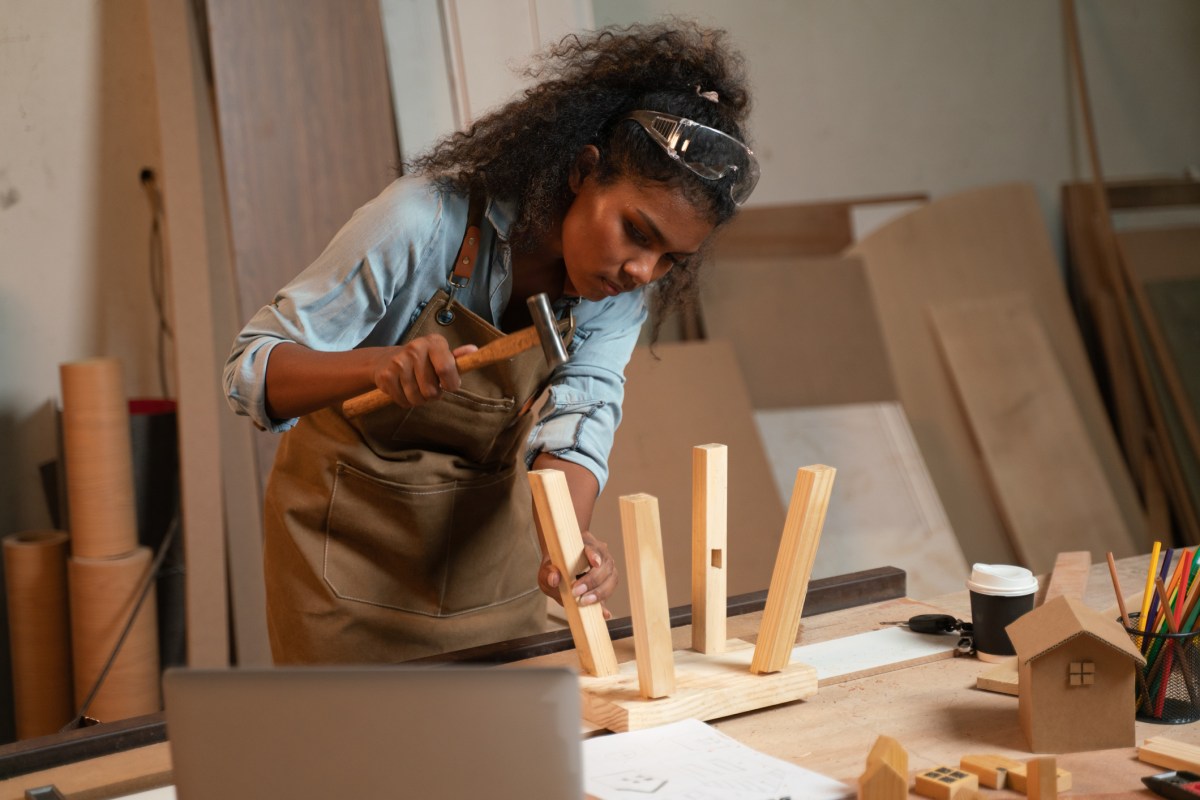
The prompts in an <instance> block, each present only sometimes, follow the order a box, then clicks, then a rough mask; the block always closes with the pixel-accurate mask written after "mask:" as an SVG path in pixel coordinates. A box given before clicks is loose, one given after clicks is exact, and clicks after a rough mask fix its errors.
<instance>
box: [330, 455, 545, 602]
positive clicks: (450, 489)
mask: <svg viewBox="0 0 1200 800" xmlns="http://www.w3.org/2000/svg"><path fill="white" fill-rule="evenodd" d="M516 474H517V470H515V469H510V470H507V471H505V472H503V473H499V474H497V473H489V474H487V475H485V476H482V477H472V478H471V479H470V480H465V481H447V482H444V483H436V484H429V485H419V484H411V483H397V482H393V481H387V480H383V479H381V478H378V477H375V476H373V475H369V474H367V473H365V472H363V471H361V470H357V469H355V468H353V467H350V466H348V465H346V464H343V463H339V464H338V465H337V468H336V473H335V477H334V486H333V494H332V497H331V498H330V503H329V514H328V517H327V522H326V532H325V533H326V535H325V558H324V568H323V572H324V577H325V581H326V583H328V584H329V587H330V589H332V591H333V592H334V594H336V595H337V596H338V597H339V598H341V599H343V600H350V601H355V602H360V603H368V604H371V605H375V606H379V607H382V608H390V609H395V610H397V611H407V612H411V613H415V614H424V615H427V616H453V615H455V614H461V613H464V612H468V611H473V610H476V609H479V608H484V607H486V606H490V605H496V604H499V603H503V602H506V601H508V600H512V599H514V598H516V597H518V596H520V595H523V594H526V593H528V592H529V590H530V589H531V588H532V589H534V590H536V588H537V568H538V564H539V563H540V554H539V553H540V551H539V550H538V547H537V542H536V539H535V538H533V536H532V534H531V532H530V531H529V530H528V527H529V526H527V525H520V524H517V525H514V520H513V516H514V515H513V513H512V512H514V511H516V516H517V517H518V518H519V517H521V516H522V511H523V508H522V506H517V507H515V508H514V506H513V500H514V499H515V498H514V497H513V493H514V491H515V490H516V489H517V488H518V487H517V484H516ZM523 507H526V508H527V507H528V500H527V499H526V500H525V501H524V503H523Z"/></svg>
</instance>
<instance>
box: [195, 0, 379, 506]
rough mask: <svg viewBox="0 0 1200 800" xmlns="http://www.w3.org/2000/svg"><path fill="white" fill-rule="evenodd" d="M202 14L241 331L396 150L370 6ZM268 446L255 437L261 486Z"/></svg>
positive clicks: (272, 5) (274, 6)
mask: <svg viewBox="0 0 1200 800" xmlns="http://www.w3.org/2000/svg"><path fill="white" fill-rule="evenodd" d="M205 8H206V11H207V18H208V25H209V48H210V53H211V62H212V74H213V84H214V86H213V91H214V100H215V105H216V110H217V121H218V133H219V137H220V149H221V157H222V159H223V162H224V178H225V188H226V193H227V197H228V204H229V225H230V236H231V239H232V242H233V258H234V269H235V274H236V277H237V280H236V283H237V294H238V305H239V306H240V308H239V311H240V317H239V319H240V322H241V323H244V322H245V320H247V319H249V318H250V316H251V315H252V314H254V312H255V311H257V310H258V309H259V308H260V307H261V306H263V305H265V304H266V303H269V302H270V301H271V298H273V297H274V296H275V293H276V291H278V290H279V288H280V287H282V286H283V285H284V284H285V283H287V282H288V281H289V280H291V279H292V278H293V277H294V276H295V275H297V274H298V273H299V272H300V271H301V270H303V269H304V268H305V267H307V266H308V265H309V263H310V262H312V261H313V259H315V258H316V257H317V256H318V255H320V253H321V251H322V250H324V249H325V246H326V245H327V244H328V243H329V240H330V239H332V238H333V235H334V234H335V233H337V231H338V230H339V229H340V228H341V227H342V225H344V224H345V223H346V221H347V220H348V219H349V218H350V215H351V214H353V213H354V211H355V209H357V208H359V207H360V206H362V205H363V204H364V203H366V202H367V201H368V200H370V199H371V198H373V197H374V196H375V195H377V194H378V193H379V192H380V191H381V190H382V189H383V188H384V187H385V186H387V184H388V183H389V182H390V181H391V180H392V179H393V178H394V177H395V170H396V167H397V165H398V163H399V160H400V157H399V148H398V146H397V143H396V132H395V124H394V119H393V116H392V103H391V91H390V89H389V85H388V74H387V63H386V53H385V48H384V38H383V28H382V23H381V21H380V15H379V4H378V3H377V2H374V1H373V0H348V2H342V3H329V2H324V0H261V2H255V3H245V2H241V0H207V2H206V3H205ZM239 327H240V324H239ZM277 444H278V437H276V436H271V435H269V434H262V435H261V436H259V437H258V439H257V446H258V452H259V463H260V466H261V471H262V477H261V478H260V480H261V482H262V483H264V484H265V475H266V471H267V470H268V469H269V467H270V465H271V463H272V462H273V460H274V453H275V447H276V446H277Z"/></svg>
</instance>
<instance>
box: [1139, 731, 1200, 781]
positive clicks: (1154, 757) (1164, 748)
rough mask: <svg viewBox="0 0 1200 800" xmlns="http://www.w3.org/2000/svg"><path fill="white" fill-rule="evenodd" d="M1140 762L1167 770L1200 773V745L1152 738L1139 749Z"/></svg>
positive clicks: (1163, 738) (1164, 737) (1166, 738)
mask: <svg viewBox="0 0 1200 800" xmlns="http://www.w3.org/2000/svg"><path fill="white" fill-rule="evenodd" d="M1138 760H1139V761H1145V762H1146V763H1147V764H1153V765H1154V766H1156V767H1163V768H1165V769H1175V770H1185V771H1187V772H1200V745H1194V744H1188V743H1186V742H1181V741H1178V740H1177V739H1171V738H1168V737H1166V736H1152V737H1150V738H1148V739H1146V741H1144V742H1143V743H1142V744H1141V746H1140V747H1138Z"/></svg>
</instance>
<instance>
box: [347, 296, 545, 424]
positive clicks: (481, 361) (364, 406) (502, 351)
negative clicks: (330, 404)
mask: <svg viewBox="0 0 1200 800" xmlns="http://www.w3.org/2000/svg"><path fill="white" fill-rule="evenodd" d="M525 304H526V305H528V306H529V316H530V317H532V318H533V324H532V325H530V326H529V327H528V328H524V329H522V330H519V331H517V332H516V333H510V334H509V335H507V336H501V337H500V338H499V339H495V340H493V341H491V342H489V343H488V344H485V345H484V346H483V347H481V348H479V349H478V350H476V351H475V352H474V353H467V354H466V355H462V356H459V357H458V358H456V359H455V360H454V365H455V366H456V367H458V371H459V373H460V374H461V373H464V372H470V371H471V370H475V369H479V368H480V367H486V366H488V365H489V364H496V363H499V362H501V361H507V360H508V359H510V358H512V357H513V356H515V355H517V354H518V353H523V352H525V351H526V350H530V349H532V348H533V347H535V346H537V345H538V344H541V345H542V352H543V353H545V355H546V363H548V364H549V365H550V369H554V368H555V367H557V366H559V365H560V364H565V363H566V361H567V351H566V349H565V348H564V347H563V343H562V339H560V338H559V336H558V325H557V324H556V323H555V321H554V312H552V311H551V310H550V298H549V297H547V296H546V293H545V292H541V293H539V294H535V295H532V296H531V297H530V298H529V299H528V300H526V301H525ZM391 402H392V398H391V397H389V396H388V395H386V394H385V393H384V392H383V391H381V390H379V389H372V390H371V391H369V392H366V393H365V394H360V395H359V396H358V397H352V398H350V399H349V400H347V401H346V402H345V403H342V413H343V414H345V415H346V417H348V418H350V419H353V418H355V417H361V416H362V415H363V414H368V413H370V412H372V411H376V410H378V409H380V408H383V407H384V406H386V405H389V404H390V403H391Z"/></svg>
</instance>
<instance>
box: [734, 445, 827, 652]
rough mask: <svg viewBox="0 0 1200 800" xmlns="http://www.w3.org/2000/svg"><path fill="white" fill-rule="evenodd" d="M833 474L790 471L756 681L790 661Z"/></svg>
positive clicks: (822, 470) (761, 632)
mask: <svg viewBox="0 0 1200 800" xmlns="http://www.w3.org/2000/svg"><path fill="white" fill-rule="evenodd" d="M836 474H837V470H836V469H834V468H833V467H827V466H824V465H823V464H819V465H815V466H811V467H802V468H800V469H799V470H797V471H796V485H795V487H794V488H793V489H792V500H791V503H790V504H789V505H788V516H787V521H786V523H785V524H784V528H783V539H782V541H781V542H780V544H779V555H778V557H777V558H776V559H775V570H774V572H772V573H771V588H770V589H768V590H767V607H766V608H765V609H764V610H763V621H762V627H761V628H760V630H759V634H758V642H757V643H755V646H754V660H753V662H752V663H751V665H750V671H751V672H753V673H755V674H756V675H761V674H763V673H767V672H778V671H780V670H782V669H784V668H785V667H786V666H787V664H788V660H789V659H790V657H791V652H792V645H793V644H795V642H796V634H797V632H798V630H799V627H800V613H801V611H802V610H803V608H804V598H805V596H806V595H807V594H808V580H809V578H810V577H811V576H812V567H813V560H814V559H815V558H816V555H817V545H818V544H820V542H821V528H822V527H823V526H824V524H825V512H826V510H827V509H828V507H829V495H830V494H831V493H832V492H833V479H834V476H835V475H836Z"/></svg>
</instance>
